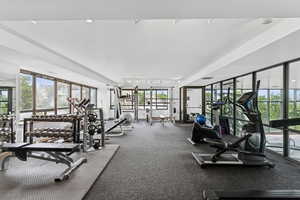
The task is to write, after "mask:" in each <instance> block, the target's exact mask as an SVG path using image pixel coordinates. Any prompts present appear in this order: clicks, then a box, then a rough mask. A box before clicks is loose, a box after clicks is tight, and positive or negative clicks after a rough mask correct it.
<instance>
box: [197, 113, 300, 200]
mask: <svg viewBox="0 0 300 200" xmlns="http://www.w3.org/2000/svg"><path fill="white" fill-rule="evenodd" d="M269 125H270V127H271V128H288V127H289V126H295V125H300V118H294V119H283V120H272V121H270V124H269ZM202 197H203V200H226V199H277V200H278V199H280V200H285V199H289V200H291V199H293V200H296V199H297V200H299V199H300V190H242V191H228V190H227V191H205V190H204V191H203V193H202Z"/></svg>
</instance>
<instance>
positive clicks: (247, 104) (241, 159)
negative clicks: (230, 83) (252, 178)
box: [192, 81, 275, 168]
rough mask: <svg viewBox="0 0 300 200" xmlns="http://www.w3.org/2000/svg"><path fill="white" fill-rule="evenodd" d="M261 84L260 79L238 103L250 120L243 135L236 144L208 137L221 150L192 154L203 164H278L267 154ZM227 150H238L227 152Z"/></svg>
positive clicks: (212, 144)
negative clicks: (260, 97) (261, 105)
mask: <svg viewBox="0 0 300 200" xmlns="http://www.w3.org/2000/svg"><path fill="white" fill-rule="evenodd" d="M259 84H260V81H257V84H256V90H255V91H253V92H247V93H244V94H243V95H242V96H241V97H240V98H239V99H238V100H237V103H236V106H238V107H239V108H241V110H242V111H243V114H245V115H246V117H247V118H248V119H249V121H250V122H249V123H247V124H245V125H244V126H243V128H242V130H243V133H244V134H243V136H242V137H241V138H239V139H237V140H236V141H234V142H233V143H231V142H225V141H223V140H220V139H209V138H204V141H205V142H207V143H208V144H210V146H211V147H213V148H216V149H217V150H216V153H214V154H201V153H194V152H193V153H192V155H193V157H194V158H195V159H196V161H197V162H198V163H199V164H200V166H201V167H205V166H207V165H251V166H268V167H270V168H273V167H274V166H275V165H274V164H273V163H271V162H270V161H269V160H268V159H267V158H266V156H265V154H264V150H265V143H266V136H265V132H264V128H263V123H262V119H261V113H260V111H259V109H258V105H257V96H258V89H259ZM228 92H229V91H228ZM228 100H229V99H228ZM229 101H230V100H229ZM230 103H233V102H230ZM226 152H236V153H233V154H225V153H226Z"/></svg>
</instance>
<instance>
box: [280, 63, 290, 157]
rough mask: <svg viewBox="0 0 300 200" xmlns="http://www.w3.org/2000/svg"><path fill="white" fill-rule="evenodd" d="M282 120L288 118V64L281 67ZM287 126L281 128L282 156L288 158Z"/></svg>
mask: <svg viewBox="0 0 300 200" xmlns="http://www.w3.org/2000/svg"><path fill="white" fill-rule="evenodd" d="M282 117H283V119H288V118H289V64H288V63H285V64H284V65H283V116H282ZM289 137H290V136H289V130H288V126H284V127H283V156H284V157H288V156H289V153H290V144H289Z"/></svg>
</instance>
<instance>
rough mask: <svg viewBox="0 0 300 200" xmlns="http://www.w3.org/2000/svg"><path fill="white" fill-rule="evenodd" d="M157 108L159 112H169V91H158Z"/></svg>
mask: <svg viewBox="0 0 300 200" xmlns="http://www.w3.org/2000/svg"><path fill="white" fill-rule="evenodd" d="M156 98H157V107H156V109H158V110H167V109H168V90H157V91H156Z"/></svg>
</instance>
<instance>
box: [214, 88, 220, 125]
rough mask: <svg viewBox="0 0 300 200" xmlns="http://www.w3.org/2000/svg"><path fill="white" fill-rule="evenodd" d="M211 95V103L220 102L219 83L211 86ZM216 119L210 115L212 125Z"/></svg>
mask: <svg viewBox="0 0 300 200" xmlns="http://www.w3.org/2000/svg"><path fill="white" fill-rule="evenodd" d="M212 87H213V93H212V99H213V102H212V103H216V102H217V101H221V100H222V99H221V83H216V84H213V86H212ZM215 122H216V117H215V115H212V124H215Z"/></svg>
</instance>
